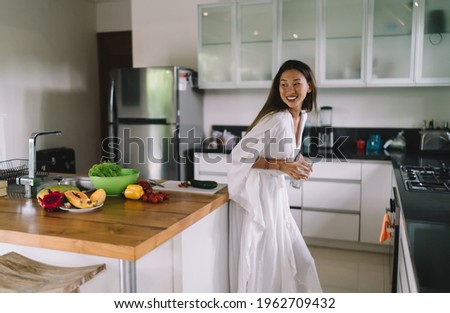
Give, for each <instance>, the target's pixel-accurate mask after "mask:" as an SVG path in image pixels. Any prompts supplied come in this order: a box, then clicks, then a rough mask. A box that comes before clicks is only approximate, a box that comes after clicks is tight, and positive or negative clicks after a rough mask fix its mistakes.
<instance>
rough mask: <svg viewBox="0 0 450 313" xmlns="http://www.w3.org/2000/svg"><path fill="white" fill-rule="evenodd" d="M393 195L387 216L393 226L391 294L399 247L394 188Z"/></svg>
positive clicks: (398, 219) (398, 218) (397, 199)
mask: <svg viewBox="0 0 450 313" xmlns="http://www.w3.org/2000/svg"><path fill="white" fill-rule="evenodd" d="M393 195H394V198H393V199H390V207H389V211H390V212H389V214H390V218H391V222H392V224H393V233H392V236H393V238H394V240H393V241H391V247H390V249H389V255H390V260H389V265H390V270H391V286H392V287H391V291H392V292H393V293H396V292H397V280H398V278H397V273H398V247H399V234H400V232H399V222H400V211H401V203H400V197H399V194H398V190H397V188H396V187H393Z"/></svg>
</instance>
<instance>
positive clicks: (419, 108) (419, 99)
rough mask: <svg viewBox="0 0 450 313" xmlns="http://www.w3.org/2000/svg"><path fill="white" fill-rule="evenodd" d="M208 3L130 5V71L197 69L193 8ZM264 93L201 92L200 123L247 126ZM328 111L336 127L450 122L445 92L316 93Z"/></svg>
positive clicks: (142, 0) (449, 90) (141, 1)
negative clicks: (174, 67) (330, 109)
mask: <svg viewBox="0 0 450 313" xmlns="http://www.w3.org/2000/svg"><path fill="white" fill-rule="evenodd" d="M212 2H227V1H226V0H224V1H211V0H203V1H201V0H183V1H177V0H165V1H147V0H132V25H133V26H132V29H133V49H134V50H133V54H134V55H133V57H134V62H135V66H152V65H167V64H177V65H183V66H188V67H192V68H194V69H197V55H196V54H197V5H198V4H201V3H212ZM267 93H268V90H207V91H206V92H205V97H204V108H205V112H204V124H205V132H206V133H207V134H208V133H209V131H210V128H211V125H213V124H231V125H248V124H249V123H251V121H252V120H253V118H254V116H255V115H256V113H257V112H258V111H259V109H260V108H261V106H262V105H263V103H264V101H265V99H266V96H267ZM323 105H330V106H332V107H333V108H334V117H333V123H334V125H335V126H341V127H405V128H406V127H420V126H421V123H422V120H423V119H434V120H435V121H436V122H437V123H438V124H439V123H441V122H443V121H444V120H447V121H450V87H420V88H360V89H356V88H351V89H348V88H341V89H337V88H333V89H320V91H319V106H323Z"/></svg>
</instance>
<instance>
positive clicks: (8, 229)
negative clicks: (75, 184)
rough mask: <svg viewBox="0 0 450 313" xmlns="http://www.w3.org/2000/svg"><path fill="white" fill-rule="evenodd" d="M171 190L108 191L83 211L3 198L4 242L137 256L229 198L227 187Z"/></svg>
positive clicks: (0, 237)
mask: <svg viewBox="0 0 450 313" xmlns="http://www.w3.org/2000/svg"><path fill="white" fill-rule="evenodd" d="M168 193H169V196H170V199H169V200H166V201H164V202H163V203H161V204H151V203H147V202H143V201H139V200H127V199H124V198H123V197H107V199H106V202H105V204H104V205H103V207H101V208H99V209H98V210H95V211H92V212H88V213H81V214H77V213H70V212H66V211H60V210H58V211H54V212H46V211H45V210H44V209H43V208H41V207H40V206H39V204H38V203H37V201H36V199H7V198H0V242H5V243H12V244H19V245H25V246H32V247H39V248H48V249H54V250H61V251H69V252H76V253H82V254H91V255H97V256H104V257H111V258H117V259H122V260H127V261H136V260H138V259H139V258H141V257H142V256H144V255H145V254H147V253H148V252H150V251H152V250H153V249H155V248H157V247H158V246H159V245H161V244H162V243H164V242H166V241H167V240H170V239H171V238H173V237H174V236H175V235H177V234H178V233H180V232H182V231H183V230H185V229H186V228H188V227H189V226H190V225H192V224H194V223H195V222H197V221H199V220H200V219H202V218H203V217H205V216H206V215H208V214H209V213H211V212H212V211H214V210H215V209H217V208H218V207H220V206H221V205H222V204H224V203H226V202H227V201H228V190H227V188H226V187H225V188H224V189H222V190H220V191H219V192H217V193H216V194H213V195H210V194H193V193H185V192H168Z"/></svg>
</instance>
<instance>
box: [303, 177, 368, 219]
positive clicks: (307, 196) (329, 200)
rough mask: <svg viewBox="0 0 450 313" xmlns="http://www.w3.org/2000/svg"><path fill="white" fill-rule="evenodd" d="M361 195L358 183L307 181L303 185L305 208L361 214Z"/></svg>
mask: <svg viewBox="0 0 450 313" xmlns="http://www.w3.org/2000/svg"><path fill="white" fill-rule="evenodd" d="M360 194H361V184H360V183H358V182H327V181H307V182H305V183H303V207H304V208H318V209H327V210H336V211H341V212H342V211H343V212H345V211H353V212H359V211H360V207H361V206H360V205H361V196H360Z"/></svg>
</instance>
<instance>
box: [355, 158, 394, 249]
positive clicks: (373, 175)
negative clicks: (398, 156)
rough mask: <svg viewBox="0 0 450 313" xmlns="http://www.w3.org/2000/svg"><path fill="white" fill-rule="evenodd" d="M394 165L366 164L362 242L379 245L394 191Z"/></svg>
mask: <svg viewBox="0 0 450 313" xmlns="http://www.w3.org/2000/svg"><path fill="white" fill-rule="evenodd" d="M392 171H393V169H392V165H391V164H390V163H389V164H381V163H380V164H375V163H374V164H372V163H364V164H363V165H362V180H361V235H360V240H361V242H367V243H374V244H378V243H379V238H380V229H381V224H382V222H383V217H384V214H385V213H386V208H389V199H390V198H391V191H392Z"/></svg>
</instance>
